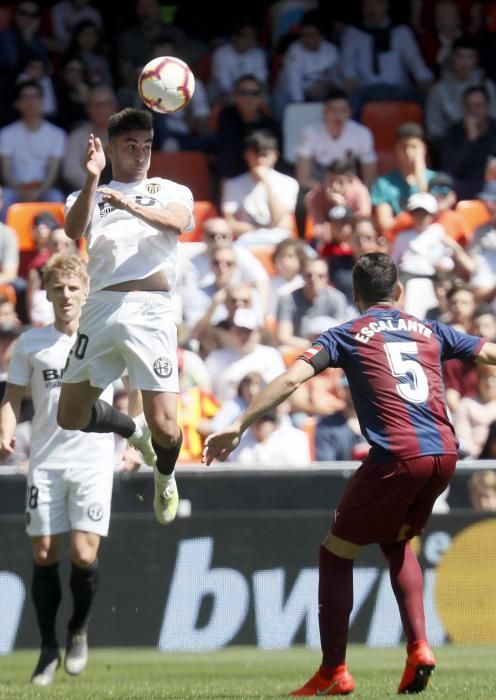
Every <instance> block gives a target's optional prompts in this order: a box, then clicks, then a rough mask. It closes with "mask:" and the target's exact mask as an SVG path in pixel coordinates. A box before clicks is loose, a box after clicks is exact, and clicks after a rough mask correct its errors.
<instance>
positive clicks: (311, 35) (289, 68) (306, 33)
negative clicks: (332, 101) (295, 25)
mask: <svg viewBox="0 0 496 700" xmlns="http://www.w3.org/2000/svg"><path fill="white" fill-rule="evenodd" d="M299 28H300V29H299V39H297V40H296V41H295V42H293V43H292V44H291V45H290V47H289V48H288V49H287V51H286V53H285V55H284V60H283V65H282V68H281V70H280V72H279V75H278V77H277V83H276V86H275V88H274V94H273V112H274V115H275V116H276V117H277V118H278V119H282V117H283V114H284V109H285V107H286V106H287V105H288V104H289V103H290V102H319V101H322V100H324V99H325V98H326V95H327V94H328V92H329V90H330V89H331V88H332V87H335V86H336V85H338V84H339V83H340V82H341V81H340V77H339V51H338V49H337V48H336V46H334V44H331V42H329V41H326V39H324V36H323V34H322V21H321V18H320V14H319V12H318V11H316V10H313V11H311V12H307V13H306V14H305V15H304V16H303V17H302V19H301V21H300V23H299Z"/></svg>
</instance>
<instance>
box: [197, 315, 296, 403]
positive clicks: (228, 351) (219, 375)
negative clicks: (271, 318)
mask: <svg viewBox="0 0 496 700" xmlns="http://www.w3.org/2000/svg"><path fill="white" fill-rule="evenodd" d="M259 325H260V324H259V322H258V320H257V316H256V314H255V313H254V311H252V310H251V309H238V310H237V311H236V313H235V314H234V318H233V325H232V327H231V328H230V330H228V331H227V334H228V337H229V347H226V348H222V349H221V350H214V351H213V352H211V353H210V355H209V356H208V357H207V359H206V365H207V369H208V371H209V374H210V378H211V380H212V390H213V392H214V394H215V395H216V397H217V398H218V399H220V400H221V401H225V400H227V399H231V398H233V397H234V396H236V393H237V389H238V385H239V382H240V381H241V379H242V378H243V377H244V376H245V375H246V374H248V372H260V374H261V375H262V378H263V380H264V382H265V383H269V382H270V381H272V379H274V378H275V377H277V376H278V375H279V374H281V373H282V372H284V369H285V365H284V361H283V358H282V355H281V353H280V352H279V351H278V350H276V348H271V347H269V346H267V345H261V344H260V343H259V338H260V333H259Z"/></svg>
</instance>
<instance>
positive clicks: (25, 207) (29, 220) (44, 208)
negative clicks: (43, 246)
mask: <svg viewBox="0 0 496 700" xmlns="http://www.w3.org/2000/svg"><path fill="white" fill-rule="evenodd" d="M42 212H49V213H50V214H52V215H53V216H54V217H55V218H56V219H57V221H59V222H60V223H61V224H63V223H64V205H63V203H62V202H22V203H20V204H12V205H11V206H10V207H9V208H8V209H7V216H6V219H5V223H6V224H7V226H10V227H11V228H13V229H14V231H15V232H16V233H17V239H18V241H19V250H20V251H21V253H23V252H31V251H34V249H35V244H34V239H33V232H32V231H33V219H34V217H35V216H37V214H41V213H42Z"/></svg>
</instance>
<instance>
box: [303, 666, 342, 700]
mask: <svg viewBox="0 0 496 700" xmlns="http://www.w3.org/2000/svg"><path fill="white" fill-rule="evenodd" d="M354 690H355V681H354V680H353V676H352V675H351V673H349V672H348V669H347V668H346V664H341V666H336V668H335V669H334V673H333V674H332V676H331V678H324V677H323V676H322V675H321V673H320V668H319V670H318V671H317V673H316V674H315V675H314V676H312V677H311V678H310V680H309V681H307V682H306V683H305V685H303V686H302V687H301V688H298V690H293V692H292V693H290V695H291V696H293V697H301V696H305V697H311V696H315V695H318V696H325V695H349V694H350V693H352V692H353V691H354Z"/></svg>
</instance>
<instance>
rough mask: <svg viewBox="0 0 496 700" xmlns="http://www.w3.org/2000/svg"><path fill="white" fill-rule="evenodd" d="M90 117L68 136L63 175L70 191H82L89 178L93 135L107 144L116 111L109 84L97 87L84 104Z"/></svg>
mask: <svg viewBox="0 0 496 700" xmlns="http://www.w3.org/2000/svg"><path fill="white" fill-rule="evenodd" d="M85 108H86V112H87V114H88V117H89V120H88V121H86V122H83V123H82V124H81V125H80V126H78V127H76V128H75V129H74V130H73V131H71V133H70V134H69V137H68V139H67V143H66V148H65V155H64V162H63V163H62V175H63V176H64V179H65V181H66V182H67V184H68V185H69V187H70V189H71V190H79V189H81V187H82V186H83V184H84V182H85V180H86V170H85V167H84V166H85V162H86V151H87V149H88V138H89V135H90V134H94V135H95V136H97V137H98V138H99V139H100V140H101V142H102V144H103V147H104V148H106V147H107V143H108V139H107V122H108V120H109V118H110V116H111V115H112V114H113V113H114V112H116V111H117V100H116V98H115V94H114V91H113V90H112V89H111V88H109V87H106V86H103V85H101V86H99V87H95V88H93V89H92V90H91V92H90V93H89V95H88V100H87V102H86V105H85ZM109 176H110V171H109V172H106V170H105V171H104V174H103V177H102V178H100V181H101V182H102V183H107V182H109V181H110V177H109Z"/></svg>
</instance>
